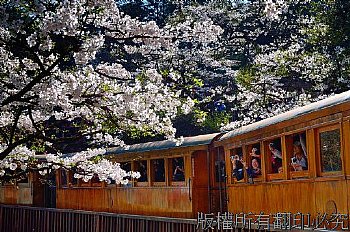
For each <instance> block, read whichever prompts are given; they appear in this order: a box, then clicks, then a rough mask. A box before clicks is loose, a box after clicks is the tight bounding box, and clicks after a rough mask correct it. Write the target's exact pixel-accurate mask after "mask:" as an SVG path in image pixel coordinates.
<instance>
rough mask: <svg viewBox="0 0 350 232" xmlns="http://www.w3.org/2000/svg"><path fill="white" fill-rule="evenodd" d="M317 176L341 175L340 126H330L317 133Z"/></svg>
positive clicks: (320, 129)
mask: <svg viewBox="0 0 350 232" xmlns="http://www.w3.org/2000/svg"><path fill="white" fill-rule="evenodd" d="M317 132H318V133H317V144H318V148H317V149H318V157H319V168H318V171H319V175H320V176H326V175H334V174H341V171H342V159H341V135H340V126H339V125H332V126H328V127H323V128H319V129H318V131H317Z"/></svg>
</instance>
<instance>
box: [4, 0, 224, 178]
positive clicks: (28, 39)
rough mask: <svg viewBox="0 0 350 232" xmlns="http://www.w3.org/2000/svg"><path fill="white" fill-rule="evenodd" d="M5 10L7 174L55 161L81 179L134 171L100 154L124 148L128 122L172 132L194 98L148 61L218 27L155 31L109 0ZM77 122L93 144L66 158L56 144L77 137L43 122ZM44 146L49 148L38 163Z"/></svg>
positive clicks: (204, 24) (208, 37) (48, 1)
mask: <svg viewBox="0 0 350 232" xmlns="http://www.w3.org/2000/svg"><path fill="white" fill-rule="evenodd" d="M0 13H1V14H2V18H1V21H0V66H1V68H0V70H1V71H0V88H1V90H2V91H1V93H0V107H1V108H0V109H1V111H0V159H1V161H0V176H1V177H2V180H3V181H8V180H11V179H16V178H22V177H23V176H24V175H25V174H26V172H28V171H31V170H36V171H39V172H40V173H41V174H43V175H46V174H47V173H49V172H51V171H52V170H56V169H58V168H65V169H72V168H74V169H75V170H77V173H76V175H75V177H76V178H83V179H84V180H85V181H88V180H90V179H91V178H92V177H93V176H94V175H97V176H98V177H99V179H100V180H101V181H107V180H108V179H112V180H115V181H116V182H117V183H126V182H127V179H126V178H125V177H127V176H132V177H138V173H133V172H128V173H127V172H125V171H124V170H122V169H121V168H120V166H119V164H114V163H111V162H110V161H108V160H107V159H105V158H103V156H102V157H101V156H100V155H103V154H104V152H105V149H103V148H101V147H105V146H111V145H113V146H124V145H125V144H124V142H123V141H122V140H121V139H120V135H121V133H122V132H123V131H125V130H127V129H128V128H130V127H133V128H137V129H139V130H144V129H147V130H153V131H156V132H158V133H162V134H164V135H165V136H166V137H167V138H169V139H174V134H175V129H174V128H173V126H172V119H173V118H174V117H175V116H176V115H177V114H178V113H179V111H180V112H181V113H187V112H189V110H190V109H191V107H192V106H193V101H192V100H191V99H190V98H181V96H180V92H179V91H177V90H174V89H173V88H172V87H171V86H168V85H167V84H166V82H165V81H164V80H163V76H162V74H161V73H159V72H158V68H157V66H155V62H152V60H153V59H154V58H155V57H157V56H160V55H163V54H166V55H169V54H173V51H174V50H175V49H176V47H177V46H178V43H179V42H178V41H182V42H183V41H186V40H191V41H192V40H195V41H198V42H201V43H203V44H207V43H210V42H211V41H212V40H215V39H216V38H217V36H218V35H219V34H220V33H221V29H220V27H218V26H215V25H214V24H213V22H212V21H210V20H209V21H204V20H202V21H198V22H196V23H194V24H192V25H190V24H187V23H186V22H185V23H184V24H182V25H177V26H176V27H173V26H170V25H169V26H166V27H164V28H159V27H158V26H157V25H156V23H155V22H153V21H149V22H141V21H139V20H138V19H135V18H131V17H130V16H128V15H126V14H124V13H122V12H121V11H120V10H119V8H118V5H117V4H116V3H115V1H113V0H74V1H54V0H42V1H39V0H33V1H22V0H16V1H13V0H8V1H2V2H1V4H0ZM168 75H169V76H176V75H177V74H176V73H171V72H169V73H168ZM77 119H79V120H78V121H79V125H78V127H77V128H78V130H79V133H78V134H79V136H80V137H84V138H86V139H89V140H90V141H92V142H93V147H95V148H92V149H88V150H86V151H82V152H77V153H74V154H71V155H63V154H62V153H61V150H60V149H59V147H58V146H57V144H58V143H61V142H62V140H76V139H78V138H77V137H75V136H73V137H68V138H66V137H65V138H56V137H55V136H54V135H52V134H50V133H49V132H48V130H47V128H46V127H47V125H48V124H47V122H48V121H50V120H59V121H66V122H71V123H75V122H76V121H77ZM51 127H52V125H51ZM50 129H51V130H52V129H53V128H50ZM38 150H40V151H41V152H44V154H45V151H47V150H50V151H53V152H51V153H50V154H48V153H46V154H45V158H44V159H41V160H39V159H38V158H37V157H36V154H37V153H38Z"/></svg>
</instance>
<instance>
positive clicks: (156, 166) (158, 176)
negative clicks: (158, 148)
mask: <svg viewBox="0 0 350 232" xmlns="http://www.w3.org/2000/svg"><path fill="white" fill-rule="evenodd" d="M152 165H153V175H154V182H165V169H164V159H156V160H152Z"/></svg>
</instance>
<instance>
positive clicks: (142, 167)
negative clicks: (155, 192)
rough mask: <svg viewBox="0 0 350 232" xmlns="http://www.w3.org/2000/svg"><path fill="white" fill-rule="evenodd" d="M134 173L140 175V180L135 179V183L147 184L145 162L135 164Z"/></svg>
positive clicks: (140, 161)
mask: <svg viewBox="0 0 350 232" xmlns="http://www.w3.org/2000/svg"><path fill="white" fill-rule="evenodd" d="M135 166H136V167H135V168H136V171H138V172H139V173H140V175H141V176H140V178H138V179H137V182H147V181H148V175H147V160H139V161H136V162H135Z"/></svg>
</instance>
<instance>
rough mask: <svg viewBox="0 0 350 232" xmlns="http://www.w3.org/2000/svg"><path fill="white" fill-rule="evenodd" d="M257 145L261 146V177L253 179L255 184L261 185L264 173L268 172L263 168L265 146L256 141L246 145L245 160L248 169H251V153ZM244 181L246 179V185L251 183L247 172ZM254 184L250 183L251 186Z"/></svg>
mask: <svg viewBox="0 0 350 232" xmlns="http://www.w3.org/2000/svg"><path fill="white" fill-rule="evenodd" d="M257 144H259V149H260V169H261V175H260V176H259V177H256V178H253V183H255V182H259V183H260V182H263V181H264V172H265V171H266V169H265V168H263V159H264V158H265V155H264V154H265V153H264V152H263V147H264V146H263V145H262V143H261V141H255V142H251V143H247V144H245V145H244V149H243V160H244V161H245V162H246V164H247V165H248V167H251V161H252V158H251V157H250V156H249V153H250V151H251V150H252V148H253V147H254V145H257ZM244 179H246V183H249V180H248V175H247V171H245V176H244ZM253 183H249V184H253Z"/></svg>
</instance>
